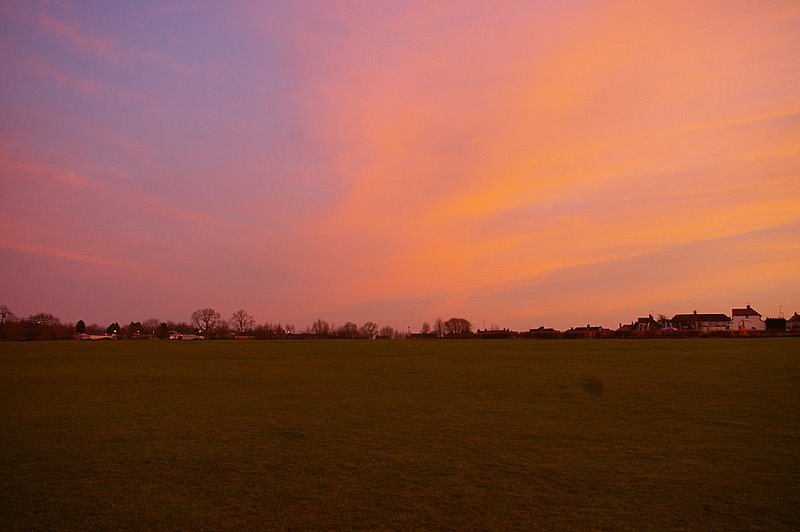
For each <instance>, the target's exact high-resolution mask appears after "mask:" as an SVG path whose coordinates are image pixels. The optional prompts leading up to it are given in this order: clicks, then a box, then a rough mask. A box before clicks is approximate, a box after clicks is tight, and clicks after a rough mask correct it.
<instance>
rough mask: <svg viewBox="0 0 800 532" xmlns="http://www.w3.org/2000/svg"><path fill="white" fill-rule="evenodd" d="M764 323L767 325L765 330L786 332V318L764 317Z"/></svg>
mask: <svg viewBox="0 0 800 532" xmlns="http://www.w3.org/2000/svg"><path fill="white" fill-rule="evenodd" d="M764 325H766V327H767V332H771V333H782V332H786V318H766V319H765V320H764Z"/></svg>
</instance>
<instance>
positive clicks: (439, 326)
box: [433, 318, 447, 338]
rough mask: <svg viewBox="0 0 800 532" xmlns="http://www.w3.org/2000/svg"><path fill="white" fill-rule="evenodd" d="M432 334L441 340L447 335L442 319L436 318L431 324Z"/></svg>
mask: <svg viewBox="0 0 800 532" xmlns="http://www.w3.org/2000/svg"><path fill="white" fill-rule="evenodd" d="M433 332H435V333H436V336H438V337H439V338H443V337H444V335H445V334H446V333H447V329H446V328H445V326H444V320H442V318H436V319H435V320H434V322H433Z"/></svg>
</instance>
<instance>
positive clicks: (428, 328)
mask: <svg viewBox="0 0 800 532" xmlns="http://www.w3.org/2000/svg"><path fill="white" fill-rule="evenodd" d="M419 332H421V333H422V334H430V332H431V324H430V323H428V322H427V321H426V322H424V323H423V324H422V328H420V330H419Z"/></svg>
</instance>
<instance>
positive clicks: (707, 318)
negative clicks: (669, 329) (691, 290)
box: [671, 310, 731, 333]
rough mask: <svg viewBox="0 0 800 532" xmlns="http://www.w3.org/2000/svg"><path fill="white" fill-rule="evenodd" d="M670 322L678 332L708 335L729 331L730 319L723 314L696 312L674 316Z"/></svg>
mask: <svg viewBox="0 0 800 532" xmlns="http://www.w3.org/2000/svg"><path fill="white" fill-rule="evenodd" d="M671 321H672V326H673V327H675V328H676V329H678V330H680V331H696V332H699V333H710V332H720V331H729V330H730V329H731V319H730V318H729V317H728V316H726V315H725V314H698V313H697V311H696V310H695V311H694V312H693V313H691V314H675V316H673V317H672V320H671Z"/></svg>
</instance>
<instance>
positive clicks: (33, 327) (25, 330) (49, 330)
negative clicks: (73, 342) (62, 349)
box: [20, 312, 74, 340]
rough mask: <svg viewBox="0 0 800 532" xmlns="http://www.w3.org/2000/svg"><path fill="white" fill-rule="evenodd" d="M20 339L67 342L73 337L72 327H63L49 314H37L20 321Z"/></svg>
mask: <svg viewBox="0 0 800 532" xmlns="http://www.w3.org/2000/svg"><path fill="white" fill-rule="evenodd" d="M20 326H21V336H22V337H21V338H20V339H24V340H67V339H70V338H72V337H73V334H74V333H73V330H74V328H73V327H74V326H72V325H70V326H69V327H65V326H64V325H62V324H61V321H60V320H59V319H58V318H56V317H55V316H53V315H52V314H50V313H45V312H42V313H39V314H33V315H31V316H28V317H27V318H26V319H24V320H22V322H21V323H20Z"/></svg>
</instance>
